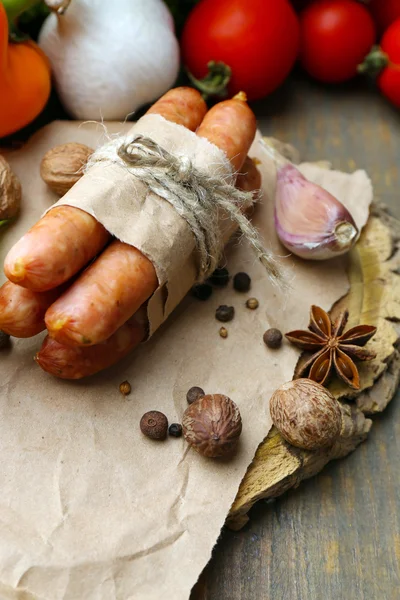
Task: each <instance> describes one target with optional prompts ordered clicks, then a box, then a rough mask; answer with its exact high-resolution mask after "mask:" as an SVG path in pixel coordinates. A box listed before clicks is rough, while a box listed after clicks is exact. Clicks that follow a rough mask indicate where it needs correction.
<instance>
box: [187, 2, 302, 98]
mask: <svg viewBox="0 0 400 600" xmlns="http://www.w3.org/2000/svg"><path fill="white" fill-rule="evenodd" d="M181 48H182V57H183V63H184V65H185V67H186V68H187V69H188V71H189V72H190V73H191V74H192V75H193V76H194V77H196V78H198V79H200V78H202V77H205V75H206V74H207V64H208V63H209V62H210V61H217V62H223V63H225V64H226V65H228V66H229V67H230V69H231V71H232V74H231V79H230V81H229V85H228V91H229V93H230V94H235V93H237V92H239V91H241V90H242V91H244V92H246V94H247V96H248V98H249V99H250V100H255V99H258V98H262V97H263V96H266V95H267V94H269V93H270V92H272V91H273V90H275V89H276V88H277V87H278V86H279V85H280V84H281V83H282V82H283V80H284V79H285V78H286V76H287V75H288V73H289V71H290V69H291V68H292V66H293V64H294V62H295V60H296V58H297V54H298V48H299V24H298V19H297V16H296V14H295V11H294V9H293V7H292V6H291V4H290V2H289V1H288V0H251V1H249V0H201V1H200V2H199V4H197V5H196V6H195V7H194V9H193V10H192V12H191V13H190V15H189V17H188V19H187V21H186V23H185V25H184V28H183V33H182V39H181Z"/></svg>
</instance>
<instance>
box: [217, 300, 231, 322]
mask: <svg viewBox="0 0 400 600" xmlns="http://www.w3.org/2000/svg"><path fill="white" fill-rule="evenodd" d="M234 316H235V309H234V308H233V306H227V305H226V304H221V306H218V308H217V310H216V311H215V318H216V319H217V320H218V321H222V323H227V322H228V321H232V319H233V317H234Z"/></svg>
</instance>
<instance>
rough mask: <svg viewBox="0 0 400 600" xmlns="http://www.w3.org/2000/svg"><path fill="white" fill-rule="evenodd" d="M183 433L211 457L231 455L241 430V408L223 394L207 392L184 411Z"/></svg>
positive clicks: (201, 452) (192, 444) (189, 442)
mask: <svg viewBox="0 0 400 600" xmlns="http://www.w3.org/2000/svg"><path fill="white" fill-rule="evenodd" d="M182 427H183V435H184V436H185V439H186V441H187V442H188V444H190V445H191V446H192V448H194V449H195V450H196V451H197V452H199V454H202V455H203V456H207V457H208V458H215V457H217V456H227V455H229V454H231V453H232V452H233V451H234V450H235V448H236V446H237V444H238V441H239V436H240V434H241V432H242V418H241V416H240V412H239V408H238V407H237V405H236V404H235V403H234V402H233V401H232V400H231V399H230V398H228V397H227V396H224V395H223V394H207V395H206V396H203V397H202V398H199V400H196V402H193V404H191V405H190V406H188V408H187V409H186V410H185V412H184V413H183V419H182Z"/></svg>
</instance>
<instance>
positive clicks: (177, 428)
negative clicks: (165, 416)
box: [168, 423, 182, 437]
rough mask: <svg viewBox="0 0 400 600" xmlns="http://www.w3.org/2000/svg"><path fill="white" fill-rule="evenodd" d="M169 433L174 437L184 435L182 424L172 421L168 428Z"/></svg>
mask: <svg viewBox="0 0 400 600" xmlns="http://www.w3.org/2000/svg"><path fill="white" fill-rule="evenodd" d="M168 433H169V435H172V437H181V435H182V425H181V424H180V423H171V425H170V426H169V429H168Z"/></svg>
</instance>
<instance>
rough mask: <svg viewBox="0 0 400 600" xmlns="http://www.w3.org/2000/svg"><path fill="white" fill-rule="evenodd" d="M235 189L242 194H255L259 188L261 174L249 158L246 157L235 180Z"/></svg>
mask: <svg viewBox="0 0 400 600" xmlns="http://www.w3.org/2000/svg"><path fill="white" fill-rule="evenodd" d="M236 187H237V188H239V189H240V190H242V191H243V192H255V191H257V190H259V189H260V187H261V173H260V171H259V170H258V169H257V167H256V165H255V163H254V161H253V160H252V159H251V158H250V157H249V156H247V157H246V160H245V161H244V164H243V166H242V167H241V169H240V173H239V175H238V176H237V178H236Z"/></svg>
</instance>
